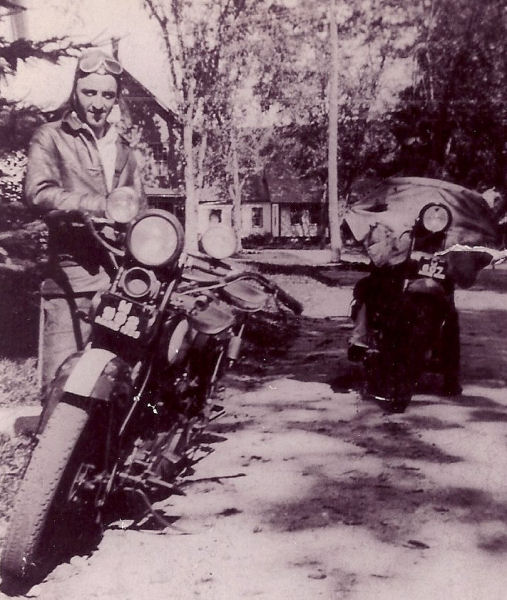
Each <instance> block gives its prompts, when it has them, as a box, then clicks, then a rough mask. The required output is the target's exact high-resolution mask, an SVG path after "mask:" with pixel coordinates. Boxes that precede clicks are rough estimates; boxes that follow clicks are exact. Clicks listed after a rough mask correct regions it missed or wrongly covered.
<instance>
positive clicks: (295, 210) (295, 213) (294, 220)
mask: <svg viewBox="0 0 507 600" xmlns="http://www.w3.org/2000/svg"><path fill="white" fill-rule="evenodd" d="M301 213H302V211H301V209H300V208H299V207H297V206H291V207H290V224H291V225H301V216H302V214H301Z"/></svg>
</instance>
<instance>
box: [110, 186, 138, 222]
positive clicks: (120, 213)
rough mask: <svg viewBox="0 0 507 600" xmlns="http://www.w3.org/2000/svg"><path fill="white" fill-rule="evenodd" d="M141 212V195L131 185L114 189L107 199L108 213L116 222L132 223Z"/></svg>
mask: <svg viewBox="0 0 507 600" xmlns="http://www.w3.org/2000/svg"><path fill="white" fill-rule="evenodd" d="M138 212H139V197H138V196H137V194H136V192H135V190H133V189H132V188H130V187H126V186H123V187H119V188H116V189H115V190H113V191H112V192H111V193H110V194H109V196H108V197H107V200H106V215H107V216H108V217H109V218H110V219H112V220H113V221H115V222H116V223H130V221H132V219H134V218H135V217H136V215H137V213H138Z"/></svg>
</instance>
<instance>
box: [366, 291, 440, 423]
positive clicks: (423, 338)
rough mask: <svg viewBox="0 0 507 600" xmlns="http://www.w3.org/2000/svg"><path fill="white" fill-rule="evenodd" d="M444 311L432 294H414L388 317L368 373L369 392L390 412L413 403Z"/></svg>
mask: <svg viewBox="0 0 507 600" xmlns="http://www.w3.org/2000/svg"><path fill="white" fill-rule="evenodd" d="M441 311H442V308H441V306H440V304H439V303H438V302H435V301H434V300H433V299H432V298H431V297H428V296H427V295H424V294H411V295H409V296H405V297H404V299H403V301H402V303H401V304H400V305H399V307H398V310H397V312H396V313H394V314H392V315H391V318H390V319H387V320H386V324H385V327H384V329H383V331H382V335H381V336H380V339H379V341H378V350H379V352H378V354H377V355H376V356H374V357H372V358H370V359H367V361H366V376H367V386H368V392H369V394H371V395H373V396H376V397H377V399H379V398H382V399H383V400H384V401H385V408H386V410H387V411H388V412H397V413H401V412H404V411H405V409H406V408H407V406H408V404H409V403H410V401H411V399H412V396H413V395H414V392H415V389H416V387H417V384H418V382H419V379H420V377H421V375H422V373H423V371H424V367H425V356H426V354H427V352H428V349H429V348H430V347H431V344H432V342H433V340H434V339H435V338H436V336H437V331H438V328H439V326H440V323H441V316H440V315H441ZM368 360H369V362H368Z"/></svg>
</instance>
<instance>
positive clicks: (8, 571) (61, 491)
mask: <svg viewBox="0 0 507 600" xmlns="http://www.w3.org/2000/svg"><path fill="white" fill-rule="evenodd" d="M63 400H65V396H64V398H63ZM90 433H91V427H90V417H89V415H88V413H87V412H86V411H85V410H84V409H82V408H79V407H77V406H73V405H71V404H67V403H65V401H63V402H61V403H60V404H58V405H57V406H56V407H55V409H54V411H53V413H52V414H51V416H50V418H49V420H48V423H47V425H46V428H45V430H44V432H43V433H42V435H41V438H40V440H39V443H38V445H37V446H36V448H35V450H34V452H33V454H32V457H31V460H30V463H29V465H28V468H27V470H26V473H25V476H24V478H23V481H22V483H21V488H20V490H19V492H18V495H17V497H16V500H15V507H14V510H13V512H12V515H11V520H10V523H9V528H8V532H7V539H6V542H5V546H4V549H3V553H2V557H1V561H0V571H1V574H2V585H9V584H11V585H12V583H13V582H18V583H33V582H36V581H38V580H40V579H42V578H43V577H44V576H45V575H46V574H47V573H48V572H49V570H51V568H52V567H53V566H55V565H56V564H57V562H58V560H59V559H60V558H61V554H62V550H63V548H64V547H66V542H65V541H64V538H59V537H58V535H62V536H63V534H64V532H65V534H66V535H67V536H68V537H69V539H70V536H72V535H73V534H74V533H75V532H74V531H73V527H72V519H73V517H75V516H76V513H79V506H77V505H76V503H73V505H72V506H69V505H68V494H69V492H70V490H71V487H72V484H73V482H74V478H75V477H76V475H77V473H78V470H79V468H80V466H81V465H82V464H83V462H84V460H85V459H88V458H89V456H90V455H89V452H90V451H91V447H95V445H94V444H91V443H90V442H91V436H90V435H89V434H90ZM69 509H71V510H69ZM82 527H83V522H81V528H82ZM77 531H78V529H77V528H76V532H77ZM65 549H67V548H65ZM55 561H56V562H55Z"/></svg>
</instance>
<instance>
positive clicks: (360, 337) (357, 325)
mask: <svg viewBox="0 0 507 600" xmlns="http://www.w3.org/2000/svg"><path fill="white" fill-rule="evenodd" d="M349 344H350V345H351V346H368V314H367V310H366V304H361V305H360V306H359V307H358V308H357V309H356V310H355V314H354V326H353V328H352V333H351V335H350V339H349Z"/></svg>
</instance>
